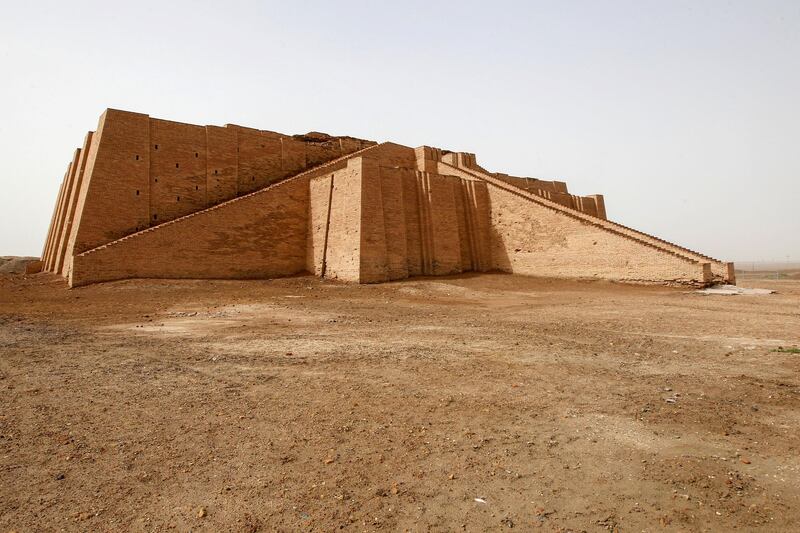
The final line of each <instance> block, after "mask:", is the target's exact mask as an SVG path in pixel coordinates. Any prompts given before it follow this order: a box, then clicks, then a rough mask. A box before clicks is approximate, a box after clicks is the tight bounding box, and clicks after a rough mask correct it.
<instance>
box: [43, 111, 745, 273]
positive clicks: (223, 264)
mask: <svg viewBox="0 0 800 533" xmlns="http://www.w3.org/2000/svg"><path fill="white" fill-rule="evenodd" d="M42 269H43V270H45V271H47V272H55V273H59V274H61V275H63V276H64V277H66V279H67V280H68V282H69V284H70V286H78V285H85V284H88V283H94V282H100V281H109V280H118V279H125V278H200V279H202V278H207V279H210V278H217V279H223V278H229V279H245V278H273V277H280V276H289V275H293V274H298V273H303V272H310V273H314V274H316V275H319V276H323V277H325V278H333V279H339V280H344V281H351V282H359V283H373V282H381V281H388V280H395V279H402V278H407V277H409V276H418V275H444V274H457V273H461V272H469V271H479V272H483V271H490V270H499V271H504V272H513V273H517V274H526V275H533V276H546V277H566V278H595V279H610V280H619V281H631V282H646V283H684V284H709V283H713V282H720V281H727V282H733V281H734V279H733V264H732V263H723V262H721V261H718V260H716V259H713V258H711V257H707V256H705V255H702V254H700V253H697V252H694V251H692V250H688V249H686V248H682V247H680V246H677V245H675V244H672V243H669V242H666V241H663V240H661V239H658V238H656V237H653V236H651V235H647V234H645V233H642V232H639V231H636V230H634V229H631V228H628V227H625V226H623V225H621V224H617V223H614V222H611V221H609V220H607V218H606V213H605V205H604V202H603V197H602V196H600V195H594V196H574V195H572V194H569V193H568V192H567V186H566V184H565V183H562V182H558V181H543V180H538V179H532V178H519V177H513V176H508V175H506V174H499V173H492V172H489V171H487V170H485V169H483V168H482V167H480V166H479V165H478V163H477V162H476V159H475V156H474V155H473V154H469V153H463V152H450V151H447V150H440V149H437V148H431V147H428V146H423V147H419V148H409V147H406V146H401V145H399V144H394V143H391V142H386V143H380V144H377V143H374V142H372V141H365V140H361V139H355V138H352V137H331V136H329V135H325V134H321V133H309V134H306V135H295V136H290V135H283V134H280V133H274V132H271V131H262V130H256V129H252V128H245V127H241V126H235V125H227V126H224V127H218V126H195V125H191V124H183V123H178V122H171V121H167V120H159V119H154V118H150V117H149V116H148V115H144V114H140V113H130V112H125V111H118V110H113V109H108V110H106V112H105V113H103V115H102V116H101V117H100V122H99V124H98V126H97V131H95V132H90V133H88V134H87V135H86V139H85V140H84V142H83V147H82V148H79V149H77V150H76V151H75V156H74V157H73V159H72V162H71V163H70V164H69V167H68V168H67V172H66V174H65V176H64V179H63V182H62V184H61V190H60V192H59V195H58V201H57V202H56V206H55V209H54V212H53V217H52V221H51V223H50V230H49V232H48V235H47V239H46V242H45V247H44V252H43V255H42Z"/></svg>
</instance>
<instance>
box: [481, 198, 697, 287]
mask: <svg viewBox="0 0 800 533" xmlns="http://www.w3.org/2000/svg"><path fill="white" fill-rule="evenodd" d="M488 195H489V204H490V208H491V247H492V258H493V260H494V267H495V268H497V269H498V270H502V271H505V272H513V273H515V274H524V275H530V276H543V277H555V278H597V279H608V280H618V281H631V282H654V283H663V282H665V281H666V282H675V283H704V282H707V281H708V280H709V279H710V275H711V273H710V266H709V265H708V263H700V262H698V261H693V260H690V259H686V258H683V257H680V256H677V255H674V254H671V253H669V252H667V251H664V250H660V249H657V248H655V247H651V246H647V245H645V244H642V243H639V242H637V241H634V240H632V239H629V238H627V237H625V236H623V235H618V234H615V233H612V232H609V231H607V230H605V229H604V228H602V227H598V226H595V225H591V224H588V223H584V222H583V221H581V220H579V219H576V218H572V217H569V216H566V215H564V214H562V213H560V212H558V211H555V210H553V209H548V208H547V207H545V206H543V205H539V204H537V203H535V202H532V201H531V200H529V199H527V198H524V197H522V196H519V195H517V194H514V193H512V192H509V191H507V190H504V189H502V188H499V187H494V186H491V185H490V186H489V188H488Z"/></svg>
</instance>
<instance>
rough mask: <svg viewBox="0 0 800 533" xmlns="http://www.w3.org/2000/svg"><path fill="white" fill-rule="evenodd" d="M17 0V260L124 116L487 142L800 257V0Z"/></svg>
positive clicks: (688, 233) (11, 67)
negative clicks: (84, 150) (89, 142)
mask: <svg viewBox="0 0 800 533" xmlns="http://www.w3.org/2000/svg"><path fill="white" fill-rule="evenodd" d="M387 4H389V3H388V2H374V1H372V2H367V1H365V2H348V1H344V0H340V1H337V2H330V1H324V2H322V1H320V2H300V1H296V2H293V1H286V0H283V1H281V2H266V1H262V2H235V1H226V2H220V1H214V2H200V1H192V2H188V1H183V2H181V1H171V2H167V1H163V0H162V1H159V2H147V1H141V0H139V1H137V2H113V1H109V0H105V1H103V2H80V1H70V2H64V1H57V2H46V1H35V2H25V1H19V2H4V5H3V7H2V16H1V17H0V72H2V74H3V82H2V83H0V112H2V113H1V114H0V147H2V148H0V154H2V158H3V166H2V176H0V180H2V185H3V188H2V193H0V255H23V254H24V255H39V254H40V253H41V249H42V244H43V241H44V238H45V234H46V232H47V226H48V224H49V222H50V215H51V212H52V209H53V204H54V202H55V198H56V195H57V194H58V188H59V183H60V181H61V178H62V176H63V173H64V170H65V168H66V166H67V164H68V162H69V161H70V158H71V157H72V153H73V151H74V149H75V148H76V147H77V146H79V145H80V144H81V143H82V141H83V137H84V135H85V133H86V131H88V130H94V129H95V128H96V126H97V119H98V117H99V115H100V113H101V112H102V111H103V110H104V109H105V108H107V107H114V108H118V109H125V110H131V111H138V112H142V113H148V114H150V115H151V116H153V117H158V118H165V119H170V120H177V121H182V122H190V123H196V124H219V125H222V124H226V123H235V124H241V125H243V126H251V127H257V128H260V129H269V130H275V131H280V132H284V133H304V132H307V131H309V130H318V131H325V132H328V133H331V134H341V135H353V136H357V137H362V138H367V139H374V140H378V141H381V140H392V141H395V142H399V143H402V144H407V145H411V146H418V145H421V144H428V145H433V146H439V147H442V148H446V149H451V150H458V151H468V152H475V153H477V157H478V162H479V163H480V164H481V165H482V166H484V167H486V168H488V169H489V170H492V171H502V172H507V173H510V174H515V175H521V176H531V177H539V178H545V179H560V180H564V181H566V182H567V184H568V185H569V188H570V191H571V192H573V193H576V194H592V193H602V194H604V195H605V197H606V207H607V210H608V215H609V218H611V219H612V220H616V221H619V222H622V223H624V224H626V225H628V226H633V227H635V228H638V229H641V230H643V231H647V232H650V233H654V234H656V235H658V236H660V237H662V238H665V239H667V240H670V241H673V242H676V243H679V244H682V245H684V246H687V247H690V248H693V249H696V250H699V251H702V252H704V253H706V254H709V255H712V256H714V257H718V258H721V259H728V260H731V259H733V260H785V259H787V258H790V259H792V260H795V261H796V260H798V259H800V1H798V0H789V1H785V2H777V1H772V2H770V1H756V0H753V1H750V2H723V1H698V0H694V1H687V2H679V1H668V0H658V1H642V0H636V1H630V2H612V1H606V2H604V1H586V2H570V1H551V2H532V1H524V2H502V1H494V2H485V1H484V2H468V1H458V2H433V1H419V2H416V1H404V2H395V3H394V4H393V5H392V6H389V5H387Z"/></svg>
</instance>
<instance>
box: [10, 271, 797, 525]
mask: <svg viewBox="0 0 800 533" xmlns="http://www.w3.org/2000/svg"><path fill="white" fill-rule="evenodd" d="M746 283H747V284H749V285H750V286H757V287H765V288H773V289H776V290H778V291H779V292H778V294H773V295H769V296H757V297H748V296H702V295H698V294H692V293H690V292H687V291H686V290H682V289H674V288H664V287H639V286H621V285H614V284H609V283H580V282H563V281H548V280H539V279H531V278H523V277H516V276H509V275H483V276H474V277H465V278H454V279H441V278H439V279H422V280H411V281H405V282H399V283H392V284H385V285H373V286H346V285H337V284H332V283H322V282H320V281H318V280H316V279H313V278H309V277H303V278H293V279H284V280H276V281H252V282H237V281H225V282H222V281H219V282H208V281H154V280H140V281H126V282H118V283H109V284H103V285H96V286H90V287H85V288H80V289H74V290H67V289H66V288H65V286H64V283H63V282H62V281H61V280H59V279H58V278H56V277H55V276H51V275H47V274H39V275H35V276H31V277H28V278H25V277H22V276H4V277H0V531H2V532H5V531H18V532H20V533H21V532H25V531H58V530H67V531H165V530H177V531H189V530H192V531H247V532H254V531H272V530H283V531H297V530H305V531H310V530H322V531H329V530H335V529H345V530H352V531H364V530H366V531H371V530H377V529H384V530H411V531H426V530H429V531H452V530H462V529H463V530H467V531H486V530H500V529H508V528H512V527H513V528H514V529H516V530H522V531H527V530H532V529H533V530H543V531H606V530H612V531H730V530H733V529H738V530H742V531H756V530H763V531H792V530H795V531H796V530H797V528H798V524H800V431H799V430H798V425H799V423H800V354H795V353H789V352H784V351H777V350H778V348H779V347H783V348H784V349H785V348H788V347H792V346H798V345H800V281H770V280H761V281H758V280H748V281H747V282H746Z"/></svg>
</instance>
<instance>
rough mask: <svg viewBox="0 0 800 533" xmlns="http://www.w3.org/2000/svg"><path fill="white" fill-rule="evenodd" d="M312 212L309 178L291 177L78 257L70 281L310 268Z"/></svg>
mask: <svg viewBox="0 0 800 533" xmlns="http://www.w3.org/2000/svg"><path fill="white" fill-rule="evenodd" d="M307 213H308V179H299V180H290V181H287V182H283V183H280V184H277V185H274V186H273V187H272V188H270V189H268V190H266V191H263V192H261V193H258V194H253V195H251V196H244V197H240V198H238V199H236V200H233V201H231V202H229V203H227V204H221V205H219V206H217V207H215V208H211V209H208V210H206V211H203V212H200V213H196V214H195V215H190V216H187V217H185V218H183V219H178V220H175V221H173V222H172V223H166V224H163V225H161V226H157V227H155V228H151V229H149V230H146V231H143V232H140V233H137V234H134V235H131V236H128V237H125V238H123V239H120V240H119V241H115V242H113V243H110V244H108V245H105V246H101V247H99V248H95V249H93V250H90V251H89V252H86V253H84V254H81V255H78V256H76V257H75V263H74V268H73V270H72V274H71V279H70V284H71V285H72V286H78V285H85V284H87V283H95V282H99V281H111V280H118V279H127V278H190V279H214V278H228V279H246V278H271V277H280V276H288V275H292V274H296V273H298V272H303V271H304V270H305V267H306V231H307Z"/></svg>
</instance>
